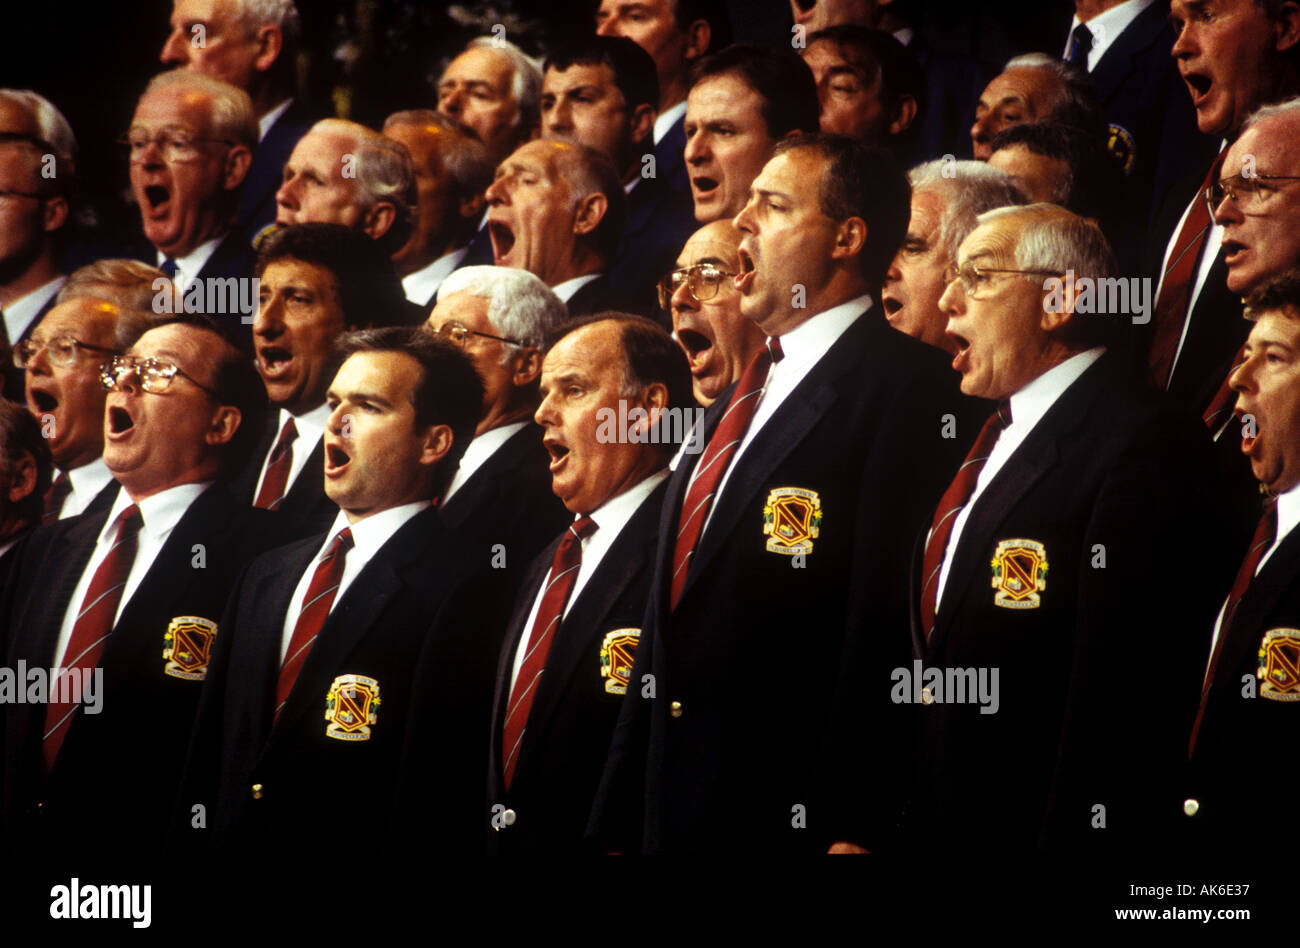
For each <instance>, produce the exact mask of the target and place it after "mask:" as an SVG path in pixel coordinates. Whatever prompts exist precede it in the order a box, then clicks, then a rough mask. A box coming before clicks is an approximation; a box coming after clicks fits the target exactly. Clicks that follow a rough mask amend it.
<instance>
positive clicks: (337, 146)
mask: <svg viewBox="0 0 1300 948" xmlns="http://www.w3.org/2000/svg"><path fill="white" fill-rule="evenodd" d="M356 145H357V142H356V139H355V138H353V137H352V136H351V135H349V134H347V133H346V132H343V131H338V130H335V129H323V128H317V129H312V130H311V131H310V132H308V133H307V134H306V135H304V136H303V137H302V138H301V140H299V142H298V144H297V145H295V146H294V148H293V154H292V155H290V156H289V162H290V163H291V164H303V163H308V162H314V163H320V164H327V165H339V166H341V165H342V158H343V156H344V155H345V154H347V153H348V152H351V151H354V150H355V149H356Z"/></svg>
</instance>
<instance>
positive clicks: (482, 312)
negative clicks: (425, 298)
mask: <svg viewBox="0 0 1300 948" xmlns="http://www.w3.org/2000/svg"><path fill="white" fill-rule="evenodd" d="M490 302H491V301H490V300H486V299H484V298H483V297H481V296H475V295H474V294H472V293H468V292H460V293H452V294H451V295H450V296H446V297H443V296H440V297H438V304H437V305H436V306H434V307H433V312H432V313H430V314H429V325H431V326H432V327H433V328H434V329H440V328H441V327H442V325H443V324H444V323H450V322H456V323H463V324H464V325H465V328H466V329H478V328H479V325H478V324H479V322H480V321H482V322H486V321H487V311H488V304H489V303H490Z"/></svg>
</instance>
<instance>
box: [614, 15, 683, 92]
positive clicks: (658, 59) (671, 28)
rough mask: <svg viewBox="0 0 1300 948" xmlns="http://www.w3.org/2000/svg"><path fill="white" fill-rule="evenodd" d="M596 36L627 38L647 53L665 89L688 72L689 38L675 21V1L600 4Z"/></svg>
mask: <svg viewBox="0 0 1300 948" xmlns="http://www.w3.org/2000/svg"><path fill="white" fill-rule="evenodd" d="M596 35H598V36H626V37H627V38H628V39H630V40H631V41H632V42H634V43H636V44H637V45H638V46H640V47H641V48H642V49H644V50H645V51H646V52H647V53H649V54H650V58H651V59H653V60H654V61H655V72H656V73H658V74H659V84H660V85H661V86H662V85H665V84H666V83H668V82H671V81H673V80H674V79H675V78H676V77H677V76H680V75H681V74H682V73H683V72H684V71H685V70H686V34H685V33H683V32H682V31H680V30H678V29H677V24H676V22H674V20H673V0H600V9H599V10H597V11H596Z"/></svg>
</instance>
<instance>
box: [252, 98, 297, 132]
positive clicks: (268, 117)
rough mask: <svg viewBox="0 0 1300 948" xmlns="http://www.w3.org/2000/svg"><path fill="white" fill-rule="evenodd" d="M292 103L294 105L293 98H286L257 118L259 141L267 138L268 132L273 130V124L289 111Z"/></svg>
mask: <svg viewBox="0 0 1300 948" xmlns="http://www.w3.org/2000/svg"><path fill="white" fill-rule="evenodd" d="M291 105H293V99H292V98H289V99H285V100H284V101H283V102H281V103H280V104H279V105H277V106H276V107H275V108H273V109H272V110H271V111H269V112H267V113H266V114H265V115H263V116H262V117H261V118H260V119H258V120H257V140H258V141H259V142H260V141H262V140H263V139H265V138H266V133H267V132H269V131H270V130H271V126H272V125H274V124H275V123H276V122H277V121H279V119H280V116H281V115H283V114H284V113H285V112H288V111H289V106H291Z"/></svg>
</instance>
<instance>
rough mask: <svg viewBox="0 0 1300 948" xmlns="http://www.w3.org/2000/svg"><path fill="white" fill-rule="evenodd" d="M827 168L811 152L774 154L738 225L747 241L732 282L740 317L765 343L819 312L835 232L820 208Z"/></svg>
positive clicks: (756, 184)
mask: <svg viewBox="0 0 1300 948" xmlns="http://www.w3.org/2000/svg"><path fill="white" fill-rule="evenodd" d="M825 164H826V162H825V160H824V159H823V158H822V157H821V156H820V155H819V154H818V153H817V152H816V151H814V150H813V149H811V148H796V149H793V150H791V151H787V152H783V153H782V154H779V155H777V156H776V157H775V158H773V159H772V160H771V161H769V162H768V163H767V165H766V167H764V168H763V171H762V173H760V174H759V176H758V177H757V178H755V179H754V187H753V194H752V196H751V197H750V199H749V203H748V204H746V205H745V207H744V210H742V211H741V213H740V214H739V215H738V216H737V217H736V220H735V224H736V227H737V228H739V230H740V232H741V233H742V234H744V238H743V239H742V240H741V242H740V251H739V254H738V258H739V262H740V275H739V276H737V277H736V289H738V290H739V291H740V311H741V312H742V313H744V314H745V316H747V317H748V318H749V319H752V320H753V321H754V322H756V323H757V324H758V325H759V327H760V328H761V329H762V330H763V332H765V333H766V334H767V335H769V336H779V335H781V334H782V333H783V332H787V331H789V330H790V329H792V328H794V326H796V325H798V324H799V323H800V322H803V320H804V318H806V317H807V316H810V315H812V314H813V313H816V312H818V311H819V310H818V308H817V303H816V300H817V298H818V294H819V291H820V290H821V288H822V287H824V286H825V285H826V282H827V281H828V279H829V274H830V269H831V265H832V263H831V252H832V249H833V248H834V245H835V237H836V232H837V229H838V228H837V226H836V223H835V221H833V220H831V219H830V218H829V217H827V216H826V214H824V213H823V212H822V209H821V200H820V193H819V192H820V189H821V180H822V174H823V173H824V171H825ZM801 290H802V291H801ZM796 300H798V301H799V302H800V305H799V306H798V307H796V306H795V302H796Z"/></svg>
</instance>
